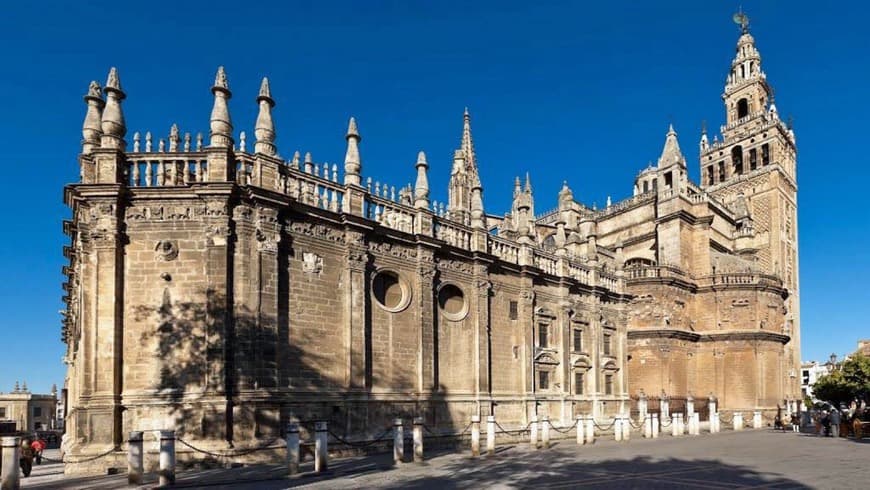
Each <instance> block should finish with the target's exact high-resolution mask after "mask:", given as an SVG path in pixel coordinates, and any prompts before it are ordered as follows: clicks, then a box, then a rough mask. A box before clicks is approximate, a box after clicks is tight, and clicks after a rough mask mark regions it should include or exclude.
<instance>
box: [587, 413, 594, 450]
mask: <svg viewBox="0 0 870 490" xmlns="http://www.w3.org/2000/svg"><path fill="white" fill-rule="evenodd" d="M586 444H595V417H594V416H592V415H589V416H588V417H587V418H586Z"/></svg>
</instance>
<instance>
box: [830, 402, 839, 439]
mask: <svg viewBox="0 0 870 490" xmlns="http://www.w3.org/2000/svg"><path fill="white" fill-rule="evenodd" d="M830 426H831V436H833V437H840V411H839V410H837V409H836V408H835V409H833V410H831V419H830Z"/></svg>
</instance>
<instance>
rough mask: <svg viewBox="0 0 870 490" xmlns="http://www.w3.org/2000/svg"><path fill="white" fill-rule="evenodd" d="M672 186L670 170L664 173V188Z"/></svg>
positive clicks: (672, 178) (672, 177) (672, 180)
mask: <svg viewBox="0 0 870 490" xmlns="http://www.w3.org/2000/svg"><path fill="white" fill-rule="evenodd" d="M673 186H674V175H673V174H672V173H671V172H668V173H666V174H665V189H670V188H671V187H673Z"/></svg>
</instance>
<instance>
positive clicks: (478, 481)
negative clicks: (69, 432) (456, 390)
mask: <svg viewBox="0 0 870 490" xmlns="http://www.w3.org/2000/svg"><path fill="white" fill-rule="evenodd" d="M311 469H312V468H311V464H310V463H308V464H305V465H303V471H306V472H310V471H311ZM61 474H62V472H61V467H60V465H42V466H38V467H36V468H35V469H34V472H33V475H32V476H31V477H30V478H27V479H24V480H23V482H22V483H23V484H22V488H45V489H47V488H89V489H90V488H119V487H123V486H124V485H125V483H126V477H125V476H123V475H117V476H106V477H95V478H78V479H61V477H60V475H61ZM868 482H870V439H864V440H863V441H860V442H856V441H853V440H847V439H832V438H820V437H816V436H812V435H808V434H794V433H791V432H786V433H782V432H774V431H771V430H767V429H765V430H758V431H744V432H739V433H734V432H724V433H721V434H716V435H709V434H707V435H702V436H698V437H689V436H684V437H682V438H677V439H674V438H671V437H668V436H662V437H661V438H659V439H655V440H644V439H639V438H636V437H635V438H633V439H632V440H631V442H628V443H621V444H619V443H616V442H613V441H609V440H599V441H598V442H596V444H595V445H594V446H591V447H590V446H577V445H576V444H575V443H574V442H573V441H572V440H564V441H558V442H557V443H556V445H555V447H553V448H551V449H549V450H538V451H534V450H531V449H529V448H528V447H527V445H520V446H504V447H499V448H498V454H496V456H494V457H481V458H478V459H476V460H472V459H471V458H469V457H468V454H467V452H466V453H455V452H443V453H439V454H433V455H431V457H430V458H429V459H428V460H427V461H426V462H425V463H423V464H413V463H406V464H403V465H401V466H399V467H395V466H393V465H392V464H391V462H390V456H389V455H380V456H371V457H364V458H348V459H343V460H337V461H334V462H333V464H332V466H331V468H330V471H329V472H328V473H326V474H324V475H313V474H311V473H308V474H307V475H305V474H303V475H301V476H297V477H294V478H286V477H284V476H283V469H282V468H280V467H277V466H254V467H245V468H235V469H220V470H209V471H201V472H197V473H181V474H179V479H178V485H177V486H178V487H182V488H213V489H217V488H227V489H264V490H270V489H283V488H296V487H301V488H313V489H329V490H333V489H338V488H412V489H424V488H434V489H443V488H528V487H535V488H575V487H581V486H582V487H591V488H644V489H648V488H652V489H656V488H662V489H664V488H667V489H701V488H714V489H730V488H820V489H826V488H830V489H849V488H856V489H857V488H868V485H870V484H868ZM155 485H156V481H154V477H153V476H152V477H151V481H150V482H149V484H148V485H146V486H144V487H154V486H155Z"/></svg>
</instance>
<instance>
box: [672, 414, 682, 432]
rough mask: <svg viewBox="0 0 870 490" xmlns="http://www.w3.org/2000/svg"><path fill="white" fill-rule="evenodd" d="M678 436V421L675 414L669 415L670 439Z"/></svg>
mask: <svg viewBox="0 0 870 490" xmlns="http://www.w3.org/2000/svg"><path fill="white" fill-rule="evenodd" d="M679 435H680V419H679V417H677V414H673V415H671V437H677V436H679Z"/></svg>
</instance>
